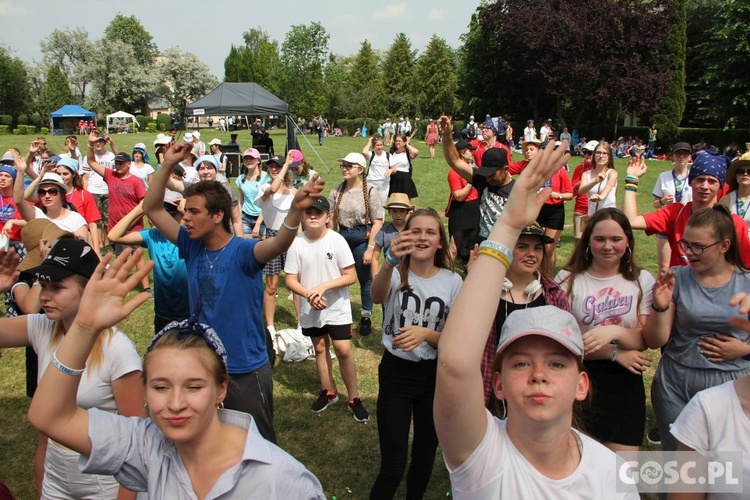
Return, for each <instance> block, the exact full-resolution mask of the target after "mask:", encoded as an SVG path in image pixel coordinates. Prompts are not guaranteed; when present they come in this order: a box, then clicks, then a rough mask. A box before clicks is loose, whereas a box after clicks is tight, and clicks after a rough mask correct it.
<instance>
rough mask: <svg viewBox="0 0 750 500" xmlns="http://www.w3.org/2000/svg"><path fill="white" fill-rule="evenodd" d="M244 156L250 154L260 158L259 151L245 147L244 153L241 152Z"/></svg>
mask: <svg viewBox="0 0 750 500" xmlns="http://www.w3.org/2000/svg"><path fill="white" fill-rule="evenodd" d="M245 156H252V157H253V158H260V152H259V151H258V150H257V149H255V148H247V149H246V150H245V152H244V153H242V157H243V158H244V157H245Z"/></svg>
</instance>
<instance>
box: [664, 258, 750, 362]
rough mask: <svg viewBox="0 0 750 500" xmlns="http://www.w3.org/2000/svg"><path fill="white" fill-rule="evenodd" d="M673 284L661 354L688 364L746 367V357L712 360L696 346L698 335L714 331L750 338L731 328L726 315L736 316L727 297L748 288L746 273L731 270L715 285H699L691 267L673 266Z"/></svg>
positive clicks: (729, 316)
mask: <svg viewBox="0 0 750 500" xmlns="http://www.w3.org/2000/svg"><path fill="white" fill-rule="evenodd" d="M672 270H673V271H674V272H675V287H674V294H673V296H672V302H674V303H675V305H676V308H675V315H674V322H673V323H672V331H671V332H670V336H669V342H667V345H666V346H665V348H664V355H665V356H667V357H669V358H670V360H672V361H674V362H676V363H678V364H680V365H683V366H687V367H690V368H698V369H710V370H722V371H736V370H746V369H748V368H750V361H745V360H743V359H742V358H739V359H735V360H733V361H725V362H722V363H712V362H711V361H709V360H708V359H707V358H706V357H705V356H704V355H703V354H701V348H700V347H699V346H698V341H699V340H700V339H701V337H705V336H711V335H714V334H716V333H723V334H724V335H731V336H733V337H737V338H738V339H740V340H742V341H743V342H748V341H750V334H748V333H747V332H744V331H742V330H739V329H737V328H734V327H733V326H732V325H730V324H729V321H728V320H729V318H731V317H732V316H737V307H730V306H729V299H730V298H731V297H732V296H733V295H734V294H736V293H740V292H747V291H748V290H750V274H743V273H740V272H735V273H734V276H732V279H731V280H730V281H729V283H727V284H726V285H724V286H720V287H717V288H712V287H707V286H703V285H701V284H700V283H699V282H698V281H697V280H696V279H695V274H694V273H693V270H692V269H691V268H690V267H688V266H684V267H673V268H672Z"/></svg>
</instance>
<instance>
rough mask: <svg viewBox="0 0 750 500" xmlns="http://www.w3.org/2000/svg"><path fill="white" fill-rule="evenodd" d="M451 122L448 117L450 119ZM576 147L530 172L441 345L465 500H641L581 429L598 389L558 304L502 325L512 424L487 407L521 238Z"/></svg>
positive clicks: (440, 418)
mask: <svg viewBox="0 0 750 500" xmlns="http://www.w3.org/2000/svg"><path fill="white" fill-rule="evenodd" d="M441 120H442V118H441ZM567 149H568V144H567V141H563V143H562V145H561V146H560V147H558V148H547V149H545V150H544V151H543V152H542V153H541V154H538V155H536V156H535V157H534V159H533V160H532V161H531V162H530V164H529V165H528V166H527V167H526V169H524V171H523V173H521V175H520V176H519V178H518V181H517V182H516V184H515V186H514V188H513V191H512V192H511V194H510V197H509V198H508V203H507V205H506V206H505V209H504V210H503V212H502V214H501V215H500V217H499V218H498V220H497V222H496V223H495V225H494V227H493V228H492V231H491V232H490V234H489V237H488V238H487V241H486V242H483V245H482V246H480V248H479V255H478V257H477V260H476V262H475V263H474V265H473V267H472V270H471V272H470V273H469V275H468V277H467V278H466V281H465V283H464V285H463V287H462V289H461V291H460V292H459V294H458V298H457V299H456V301H455V302H454V303H453V308H452V310H451V313H450V315H449V317H448V322H447V324H446V326H445V328H444V329H443V333H442V334H441V337H440V344H439V346H438V359H439V360H440V362H439V363H438V367H437V387H436V389H435V407H434V412H435V427H436V430H437V434H438V437H439V439H440V447H441V449H442V451H443V456H444V458H445V463H446V465H447V466H448V470H449V472H450V476H451V485H452V488H453V489H452V494H453V496H454V497H455V498H457V499H459V500H460V499H462V498H580V497H581V495H586V496H590V497H592V498H607V499H611V498H627V499H634V500H635V499H638V498H639V496H638V492H637V491H636V489H635V486H633V487H632V489H630V490H629V491H628V492H627V493H617V492H616V490H615V487H616V484H617V481H616V471H617V465H616V455H615V454H614V453H613V452H611V451H610V450H608V449H607V448H605V447H604V446H602V445H601V444H599V443H597V442H596V441H594V440H593V439H591V438H589V437H588V436H586V435H584V434H583V433H581V432H579V431H577V430H575V429H573V428H572V424H573V416H574V406H575V405H576V403H577V402H581V401H584V400H585V399H586V398H587V396H588V392H589V385H590V384H589V378H588V375H587V374H586V372H585V370H584V369H583V353H584V346H583V339H582V337H581V331H580V329H579V328H578V325H577V323H576V321H575V318H574V317H573V316H572V315H571V314H570V313H568V312H565V311H562V310H560V309H558V308H556V307H554V306H541V307H537V308H532V309H523V310H520V311H515V312H513V313H511V314H510V315H509V316H508V319H507V320H506V321H505V323H504V324H503V328H502V331H501V333H500V341H499V343H498V349H497V355H496V357H495V376H494V379H493V390H494V393H495V396H496V397H497V398H498V400H501V401H503V400H504V401H505V407H506V410H507V419H506V420H504V421H503V420H499V419H497V418H495V417H493V416H492V415H491V414H490V412H489V411H488V410H487V409H486V408H485V407H484V397H483V391H482V375H481V372H480V371H479V370H478V369H477V367H478V366H479V364H480V360H481V357H482V352H483V350H484V346H485V344H486V340H487V332H489V331H490V328H491V326H492V322H493V320H494V317H495V311H496V310H497V304H498V303H499V302H500V296H501V293H502V289H501V287H499V286H497V284H498V283H502V281H503V279H504V277H505V276H506V273H507V270H508V267H509V266H510V263H511V259H512V257H513V252H512V248H513V247H514V246H515V242H516V240H517V239H518V236H519V234H520V233H521V231H522V230H523V228H525V227H526V226H528V225H529V224H531V223H532V222H534V220H536V218H537V215H538V214H539V209H540V208H541V206H542V204H543V203H544V201H545V200H546V199H547V198H548V197H549V195H550V192H551V188H549V187H547V188H544V187H543V186H544V183H545V181H546V180H547V179H549V178H550V177H552V175H553V174H554V173H555V172H557V170H558V169H559V168H560V166H562V165H563V164H564V163H565V161H567V159H568V157H569V155H568V154H567V153H566V151H567Z"/></svg>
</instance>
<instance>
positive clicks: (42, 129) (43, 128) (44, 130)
mask: <svg viewBox="0 0 750 500" xmlns="http://www.w3.org/2000/svg"><path fill="white" fill-rule="evenodd" d="M39 133H40V134H42V135H47V134H49V129H48V128H47V127H42V128H40V129H39Z"/></svg>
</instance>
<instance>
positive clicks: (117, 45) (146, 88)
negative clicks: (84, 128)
mask: <svg viewBox="0 0 750 500" xmlns="http://www.w3.org/2000/svg"><path fill="white" fill-rule="evenodd" d="M89 79H90V81H91V84H92V89H91V92H90V93H89V95H88V96H87V98H86V105H87V106H89V107H91V108H93V109H95V110H97V111H99V112H102V113H106V112H111V111H116V110H123V111H128V112H135V111H139V110H140V108H141V106H142V104H143V103H144V102H145V101H146V99H147V98H148V97H149V96H151V95H152V94H153V93H154V91H155V89H156V88H157V83H158V82H157V77H156V76H155V72H154V71H151V68H144V67H142V65H141V64H140V62H139V61H138V60H137V59H136V57H135V52H134V51H133V46H132V45H130V44H128V43H125V42H123V41H120V40H110V39H108V38H103V39H101V40H99V41H97V42H96V47H95V51H94V57H93V60H92V62H91V64H90V65H89Z"/></svg>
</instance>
